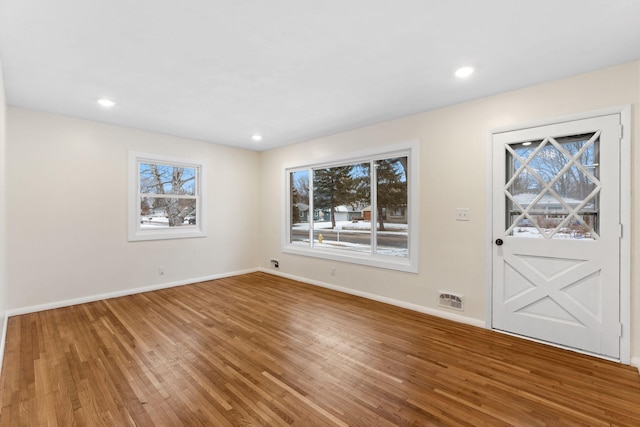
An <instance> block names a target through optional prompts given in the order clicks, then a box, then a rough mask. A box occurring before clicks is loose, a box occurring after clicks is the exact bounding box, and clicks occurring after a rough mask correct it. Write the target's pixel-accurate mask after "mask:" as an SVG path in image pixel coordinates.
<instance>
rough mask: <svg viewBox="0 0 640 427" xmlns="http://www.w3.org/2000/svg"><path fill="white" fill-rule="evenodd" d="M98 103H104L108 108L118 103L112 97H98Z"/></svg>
mask: <svg viewBox="0 0 640 427" xmlns="http://www.w3.org/2000/svg"><path fill="white" fill-rule="evenodd" d="M98 104H100V105H102V106H103V107H107V108H111V107H113V106H114V105H116V103H115V102H114V101H112V100H110V99H107V98H100V99H98Z"/></svg>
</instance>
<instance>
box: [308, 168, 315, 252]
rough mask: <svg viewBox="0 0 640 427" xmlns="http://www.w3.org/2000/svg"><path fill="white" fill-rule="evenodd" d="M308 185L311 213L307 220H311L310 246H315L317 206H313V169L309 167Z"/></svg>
mask: <svg viewBox="0 0 640 427" xmlns="http://www.w3.org/2000/svg"><path fill="white" fill-rule="evenodd" d="M307 179H308V180H309V181H308V186H309V213H308V215H307V221H309V247H311V248H313V246H314V243H315V242H314V239H313V231H314V229H313V226H314V221H313V219H314V217H315V208H314V207H313V169H309V172H308V173H307Z"/></svg>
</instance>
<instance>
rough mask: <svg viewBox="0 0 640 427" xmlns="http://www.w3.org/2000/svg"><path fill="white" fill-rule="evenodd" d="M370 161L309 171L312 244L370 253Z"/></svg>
mask: <svg viewBox="0 0 640 427" xmlns="http://www.w3.org/2000/svg"><path fill="white" fill-rule="evenodd" d="M370 169H371V164H370V163H354V164H350V165H344V166H336V167H331V168H323V169H315V170H314V171H313V222H314V225H313V229H314V246H318V247H327V248H332V249H342V250H348V251H354V252H367V253H371V178H370V176H371V175H370V173H371V171H370Z"/></svg>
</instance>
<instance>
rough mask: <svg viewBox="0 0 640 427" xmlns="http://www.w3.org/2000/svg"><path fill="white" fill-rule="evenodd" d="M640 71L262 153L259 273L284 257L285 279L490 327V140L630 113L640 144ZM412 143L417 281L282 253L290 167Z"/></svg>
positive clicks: (599, 75) (551, 86) (637, 293)
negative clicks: (415, 146) (444, 304)
mask: <svg viewBox="0 0 640 427" xmlns="http://www.w3.org/2000/svg"><path fill="white" fill-rule="evenodd" d="M639 68H640V62H633V63H629V64H624V65H620V66H617V67H613V68H609V69H605V70H601V71H598V72H593V73H589V74H585V75H580V76H577V77H572V78H568V79H564V80H559V81H554V82H550V83H546V84H542V85H539V86H535V87H530V88H526V89H522V90H518V91H514V92H509V93H505V94H501V95H497V96H493V97H489V98H484V99H480V100H477V101H473V102H467V103H464V104H459V105H454V106H451V107H447V108H442V109H439V110H435V111H430V112H426V113H423V114H418V115H414V116H411V117H406V118H403V119H399V120H394V121H390V122H385V123H380V124H377V125H374V126H369V127H366V128H362V129H358V130H354V131H351V132H346V133H341V134H337V135H333V136H330V137H326V138H321V139H318V140H315V141H310V142H306V143H302V144H297V145H294V146H289V147H285V148H281V149H277V150H272V151H269V152H265V153H262V155H261V166H262V174H261V182H260V189H261V194H262V196H263V198H262V203H261V205H262V206H264V207H265V208H264V209H263V211H262V213H263V215H262V216H261V217H260V219H261V221H262V223H261V227H260V228H261V230H262V247H261V251H260V253H261V260H260V262H261V266H262V267H264V268H271V267H270V265H269V262H268V261H269V259H270V258H273V257H277V258H279V259H280V269H279V270H280V271H281V272H283V273H285V274H290V275H294V276H300V277H304V278H307V279H310V280H312V281H318V282H322V283H325V284H328V285H330V286H339V287H344V288H348V289H351V290H353V291H355V292H366V293H372V294H375V295H377V296H380V297H383V298H391V299H395V300H398V301H400V302H404V303H409V304H416V305H419V306H422V307H425V308H427V309H428V310H427V311H429V310H437V309H438V305H437V292H438V291H440V290H447V291H452V292H454V293H460V294H463V295H464V296H465V297H466V308H465V311H464V312H463V313H462V315H464V316H467V317H469V318H471V320H472V323H473V320H476V321H483V320H484V319H485V310H486V307H485V302H486V298H485V292H486V288H487V275H488V273H489V271H488V264H487V256H488V254H487V226H486V224H487V174H488V171H487V160H486V158H487V134H488V130H490V129H493V128H499V127H505V126H512V125H518V124H522V123H530V122H534V121H539V120H545V119H550V118H553V117H557V116H563V115H571V114H576V113H581V112H586V111H591V110H597V109H602V108H608V107H612V106H618V105H621V104H633V118H634V124H633V126H635V131H636V134H637V132H638V128H637V127H638V113H637V109H636V106H637V105H638V101H639V100H640V88H639V82H640V70H639ZM410 140H419V141H420V175H421V178H420V227H421V228H420V236H419V243H420V245H419V246H420V255H419V259H420V263H419V264H420V265H419V269H420V271H419V273H418V274H409V273H400V272H395V271H391V270H383V269H378V268H371V267H364V266H355V265H349V264H343V263H338V262H334V261H328V260H322V259H317V258H310V257H303V256H297V255H290V254H285V253H282V252H281V242H282V234H283V217H284V215H285V212H284V209H285V199H284V194H285V191H284V176H283V168H284V166H285V165H291V164H296V163H306V162H309V161H312V160H321V159H323V158H325V157H330V156H336V155H342V154H347V153H348V152H351V151H353V152H357V151H361V150H363V149H366V148H368V147H378V146H384V145H388V144H393V143H398V142H405V141H410ZM638 156H639V154H638V150H633V164H634V165H640V159H639V158H638ZM639 179H640V177H638V175H637V174H635V175H634V177H633V184H632V187H633V191H634V193H633V201H634V203H635V204H634V208H633V220H632V223H633V224H639V223H640V222H638V221H637V220H638V217H639V215H640V210H639V209H638V208H640V206H639V205H638V203H639V202H638V197H637V191H638V189H640V185H639V184H640V182H638V180H639ZM458 207H467V208H470V209H471V221H469V222H457V221H455V218H454V212H455V209H456V208H458ZM638 237H640V236H639V234H638V231H637V230H634V238H633V242H636V243H634V247H633V259H632V264H633V265H640V257H639V255H638V253H639V252H638V249H640V248H639V247H638V244H639V243H637V242H640V239H639V238H638ZM331 267H335V268H336V272H335V276H331V274H330V272H331ZM638 279H639V278H638V274H637V271H636V270H635V269H634V271H633V279H632V280H633V281H632V295H633V298H634V300H633V301H634V302H633V308H632V309H633V312H634V313H636V314H635V315H634V318H633V330H634V331H640V318H639V316H638V314H637V313H639V312H640V283H639V280H638ZM446 313H447V312H445V314H446ZM449 313H450V312H449ZM456 313H457V312H456ZM636 336H637V333H636ZM632 355H636V356H640V339H638V338H636V339H634V340H633V342H632Z"/></svg>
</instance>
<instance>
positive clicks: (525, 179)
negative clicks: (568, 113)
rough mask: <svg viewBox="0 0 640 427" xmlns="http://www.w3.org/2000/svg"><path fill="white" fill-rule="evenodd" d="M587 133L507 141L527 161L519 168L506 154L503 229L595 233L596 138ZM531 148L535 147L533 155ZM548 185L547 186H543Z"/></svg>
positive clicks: (531, 233)
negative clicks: (519, 141) (505, 198)
mask: <svg viewBox="0 0 640 427" xmlns="http://www.w3.org/2000/svg"><path fill="white" fill-rule="evenodd" d="M593 136H594V134H593V133H592V134H586V135H574V136H569V137H561V138H556V139H553V138H549V139H548V140H546V141H531V142H527V143H522V144H514V145H512V146H511V148H512V149H513V150H514V152H515V153H516V154H517V155H518V156H520V157H522V158H523V159H525V160H524V162H525V163H524V164H525V165H526V166H527V167H526V168H523V169H522V170H520V168H521V166H522V164H521V162H520V161H519V160H518V159H517V158H516V157H515V156H513V155H512V154H511V153H507V183H508V185H507V187H506V190H507V192H508V193H509V194H510V195H511V196H512V199H513V200H512V199H510V198H507V203H506V209H507V224H506V227H507V230H508V229H510V228H511V234H512V235H514V236H518V237H537V238H553V239H584V238H596V234H597V233H598V212H599V188H600V184H599V181H598V176H599V150H598V147H599V145H598V144H599V140H598V139H595V140H591V138H592V137H593ZM525 144H526V145H525ZM538 148H539V149H538ZM536 149H538V151H537V152H536V154H535V155H533V151H535V150H536ZM536 175H537V177H536ZM549 186H550V188H551V189H553V191H550V190H548V189H547V187H549ZM554 192H555V194H554ZM541 194H542V195H543V196H542V197H540V195H541ZM536 199H538V200H537V201H536ZM534 202H535V203H534ZM583 203H584V206H583V207H582V208H579V206H580V205H581V204H583ZM518 205H519V206H520V207H518ZM523 214H526V215H524V216H523Z"/></svg>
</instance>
